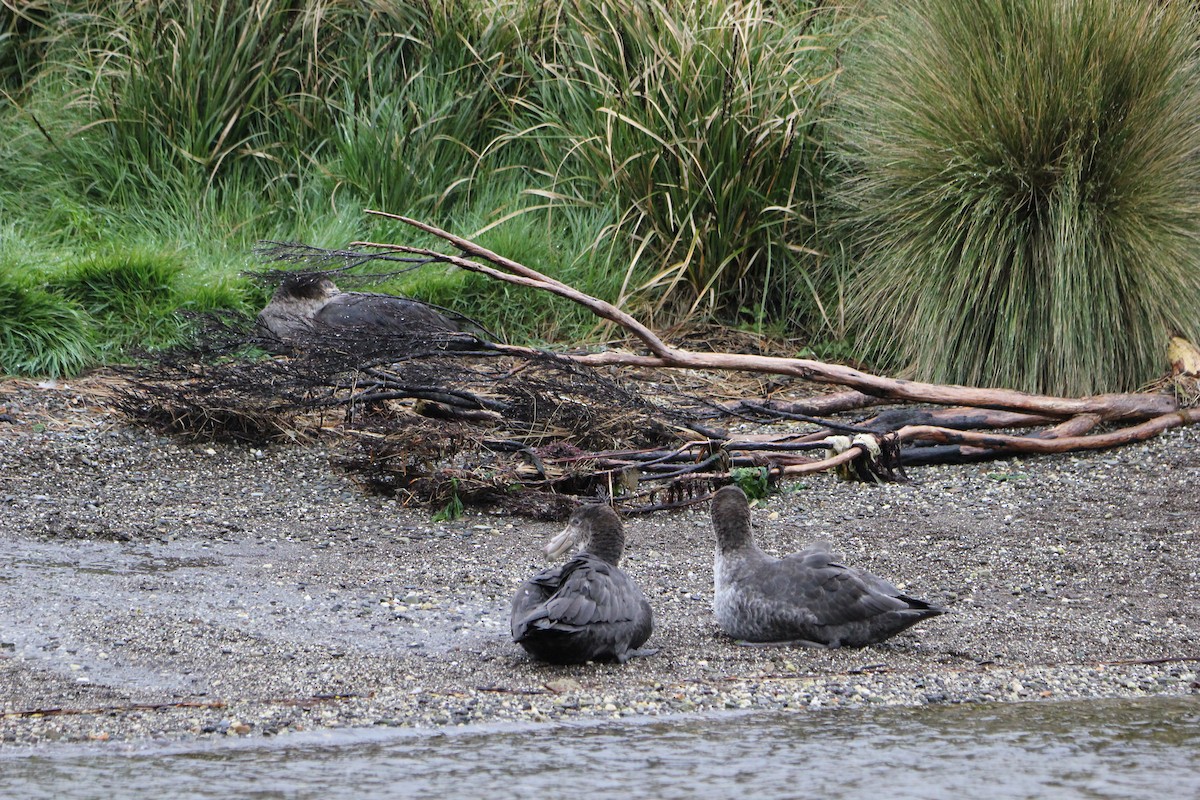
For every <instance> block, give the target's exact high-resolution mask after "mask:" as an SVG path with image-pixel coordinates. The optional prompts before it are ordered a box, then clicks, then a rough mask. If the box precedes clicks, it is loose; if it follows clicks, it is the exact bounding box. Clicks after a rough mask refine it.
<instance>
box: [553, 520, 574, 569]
mask: <svg viewBox="0 0 1200 800" xmlns="http://www.w3.org/2000/svg"><path fill="white" fill-rule="evenodd" d="M578 540H579V525H577V524H574V523H572V524H568V525H567V527H565V528H563V530H562V533H560V534H558V535H557V536H555V537H554V538H553V539H551V540H550V541H548V542H546V548H545V550H546V558H549V559H551V560H553V559H557V558H562V557H563V556H564V555H566V554H567V553H569V552H570V551H571V548H572V547H574V546H575V543H576V542H577V541H578Z"/></svg>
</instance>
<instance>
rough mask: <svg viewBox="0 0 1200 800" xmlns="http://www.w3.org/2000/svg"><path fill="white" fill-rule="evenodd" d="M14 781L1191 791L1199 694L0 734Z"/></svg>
mask: <svg viewBox="0 0 1200 800" xmlns="http://www.w3.org/2000/svg"><path fill="white" fill-rule="evenodd" d="M0 775H2V776H3V778H2V785H3V787H4V788H3V795H4V796H5V797H22V798H99V797H104V798H160V797H177V798H221V799H222V800H227V798H232V797H245V798H343V797H344V798H350V797H413V798H419V797H430V798H434V797H437V798H441V797H449V796H460V797H487V798H488V800H501V799H502V798H518V797H520V798H527V797H531V796H534V797H536V796H557V795H560V794H573V795H576V796H590V795H599V793H602V792H603V793H612V795H613V796H618V797H622V796H624V797H654V798H725V797H733V796H736V795H746V796H747V797H754V798H756V799H757V798H792V797H805V796H815V797H821V798H823V800H836V799H837V798H862V797H870V798H889V799H891V800H899V799H902V798H921V800H937V798H948V799H949V798H954V800H961V799H963V798H989V799H990V800H998V799H1005V798H1045V797H1054V798H1056V799H1059V798H1089V800H1091V799H1095V798H1158V797H1173V798H1192V797H1200V698H1195V697H1184V698H1167V699H1162V698H1160V699H1151V700H1137V701H1099V702H1095V701H1093V702H1087V703H1082V702H1078V703H1076V702H1070V703H1067V702H1060V703H1050V702H1047V703H1028V704H1013V705H997V706H984V705H970V706H955V707H931V708H920V709H895V708H893V709H878V710H865V711H851V710H844V711H819V712H812V711H807V712H798V713H773V714H759V713H754V714H741V715H730V714H725V715H714V716H707V717H700V718H697V717H679V718H675V719H672V720H669V721H640V722H620V723H612V724H593V725H538V726H533V725H531V726H524V727H516V726H499V725H493V726H476V727H468V728H462V729H457V730H455V731H452V732H449V733H416V732H401V731H393V730H368V731H336V732H329V733H320V734H318V733H312V734H296V735H292V736H287V737H282V738H280V739H276V740H266V741H264V740H230V741H228V742H219V743H201V744H193V745H187V746H180V745H176V746H172V747H154V746H151V747H145V748H134V749H121V746H119V745H116V746H114V745H112V744H109V745H105V746H91V745H89V746H54V747H46V748H38V749H35V750H25V751H11V750H10V751H8V752H0Z"/></svg>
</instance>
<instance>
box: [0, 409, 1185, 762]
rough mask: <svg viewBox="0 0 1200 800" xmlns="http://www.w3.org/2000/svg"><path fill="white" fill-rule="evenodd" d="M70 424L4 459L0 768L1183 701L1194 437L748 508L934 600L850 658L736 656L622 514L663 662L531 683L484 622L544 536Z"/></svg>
mask: <svg viewBox="0 0 1200 800" xmlns="http://www.w3.org/2000/svg"><path fill="white" fill-rule="evenodd" d="M3 392H4V390H3V389H0V394H2V393H3ZM22 402H23V403H24V405H25V407H26V408H29V407H31V406H33V405H36V404H37V403H43V404H44V403H46V402H48V401H47V400H46V399H45V397H44V396H42V395H40V394H39V395H37V396H31V397H25V396H23V395H22ZM0 405H3V403H2V402H0ZM54 416H55V415H54V414H52V413H51V414H48V417H49V418H54ZM73 425H74V427H68V428H58V427H55V426H54V425H47V426H45V427H44V428H43V429H41V430H34V429H33V426H31V425H24V426H12V427H11V428H6V429H5V431H4V434H3V435H2V436H0V465H2V466H3V469H0V502H2V504H3V507H4V527H3V530H0V558H3V560H4V563H11V564H13V566H12V567H11V568H10V569H9V570H8V571H7V572H6V573H5V580H0V608H3V609H4V611H3V615H4V616H3V619H2V621H3V623H4V625H3V628H4V631H3V638H4V641H3V642H0V698H3V699H2V700H0V741H3V742H4V743H5V744H6V745H7V744H12V743H16V744H26V745H28V744H37V743H40V742H50V741H80V742H83V741H93V742H110V743H111V742H122V741H126V742H130V741H147V740H151V739H155V740H165V739H172V738H175V739H186V738H197V737H199V738H204V737H229V736H237V737H255V736H284V735H287V734H288V733H289V732H292V731H305V730H314V729H321V728H338V727H347V726H371V725H379V726H388V727H420V728H440V727H447V726H458V725H470V724H476V723H483V722H491V721H525V722H538V723H548V722H558V721H571V720H580V719H612V718H614V717H627V716H641V717H656V716H663V715H674V714H692V713H713V712H722V711H726V710H744V709H755V710H785V709H786V710H791V711H795V712H797V713H811V712H814V711H816V710H819V709H827V708H865V707H874V706H878V705H901V706H921V705H928V704H947V703H972V702H981V701H993V702H1014V701H1017V702H1044V701H1047V700H1058V699H1071V698H1105V697H1145V696H1159V695H1180V694H1196V693H1200V685H1198V681H1197V674H1196V668H1195V662H1194V661H1188V660H1186V659H1187V658H1189V657H1194V655H1195V652H1196V647H1195V640H1196V631H1197V630H1200V600H1197V593H1196V591H1195V580H1196V567H1195V565H1194V555H1193V554H1194V553H1195V552H1196V550H1197V545H1198V544H1200V540H1198V536H1200V534H1198V532H1197V528H1196V527H1195V523H1194V520H1195V519H1197V518H1200V498H1198V497H1197V496H1196V493H1195V492H1194V491H1193V489H1194V487H1195V486H1196V485H1200V455H1198V454H1200V446H1198V445H1200V431H1198V430H1197V429H1196V428H1189V429H1184V430H1179V431H1171V432H1168V433H1166V434H1163V435H1162V436H1160V437H1157V438H1155V439H1152V440H1150V441H1148V442H1145V443H1141V444H1135V445H1129V446H1126V447H1122V448H1119V449H1116V450H1112V451H1108V452H1106V453H1104V454H1103V455H1100V454H1095V453H1092V454H1082V455H1077V456H1049V457H1043V458H1037V459H1027V460H1023V461H1016V460H1014V461H1009V462H996V463H993V464H988V465H954V466H944V467H927V468H920V469H912V470H910V477H911V478H912V480H911V482H910V483H907V484H888V485H882V486H867V485H861V484H846V483H840V482H838V481H837V480H836V479H835V478H834V477H833V476H831V475H818V476H811V477H808V478H806V479H805V486H806V488H804V489H801V490H797V491H789V492H785V493H783V494H781V495H777V496H774V497H772V498H770V499H768V500H767V501H766V503H764V504H762V505H761V506H759V507H756V509H755V511H754V512H753V513H754V523H755V526H756V536H757V537H758V539H759V543H760V544H761V545H762V546H763V547H764V549H767V550H768V551H770V552H773V553H778V554H782V553H787V552H792V551H794V550H796V549H798V548H799V547H801V546H803V545H804V544H805V543H806V542H807V541H809V540H812V539H816V538H820V539H829V540H831V541H833V542H834V544H835V547H836V549H837V550H838V551H839V552H841V553H842V554H843V556H844V558H845V560H847V561H848V562H849V563H852V564H854V565H856V566H861V567H864V568H866V569H870V570H871V571H873V572H876V573H877V574H880V575H882V576H884V577H886V578H889V579H891V580H894V581H896V582H898V583H902V584H904V585H905V586H906V587H907V590H908V591H910V592H912V593H914V594H916V595H917V596H920V597H923V598H926V599H929V600H932V601H934V602H942V603H947V604H949V605H950V606H951V607H952V611H953V613H951V614H950V615H947V616H945V617H939V618H937V619H935V620H930V621H928V622H926V623H923V624H922V625H921V626H919V627H917V628H915V629H913V630H912V631H910V632H906V633H905V634H902V635H900V636H898V637H896V638H895V639H893V640H891V641H890V642H888V643H885V644H884V645H880V646H878V647H873V648H868V649H866V650H858V651H856V650H836V651H824V650H813V649H805V648H799V649H790V648H788V649H778V648H747V647H740V646H738V645H736V644H734V643H732V642H730V641H729V640H728V639H726V638H725V637H723V636H722V635H721V634H720V632H719V631H718V630H717V629H716V626H715V623H714V622H713V620H712V618H711V614H710V613H709V612H708V608H707V605H708V602H709V598H710V597H711V581H712V573H711V565H712V541H711V538H710V537H711V531H710V529H709V526H708V520H707V510H706V509H704V508H700V509H696V510H693V511H684V512H680V513H676V514H671V515H656V516H653V517H637V518H633V519H631V520H629V521H628V523H627V527H628V532H629V558H628V560H627V567H628V569H629V570H630V572H631V574H633V575H634V577H635V578H636V579H637V580H638V581H639V582H640V583H641V584H642V585H643V587H644V588H645V589H646V591H647V594H648V595H649V596H650V597H651V601H652V603H653V604H654V605H655V614H656V621H657V629H656V632H655V634H654V636H653V637H652V639H651V640H650V642H648V643H647V644H648V645H649V646H653V647H657V648H658V654H657V655H655V656H651V657H647V658H638V659H635V660H633V661H631V662H630V663H628V664H625V665H615V664H592V665H581V666H572V667H551V666H547V665H541V664H537V663H534V662H532V661H530V660H529V659H528V658H527V657H526V656H525V655H524V653H523V652H522V651H521V650H520V648H518V647H516V646H515V645H513V644H512V642H511V641H509V639H508V632H507V625H508V620H507V605H508V601H509V597H510V593H511V591H513V590H514V589H515V587H516V586H517V585H518V583H519V582H520V580H521V579H522V578H524V577H525V576H527V575H528V574H530V573H531V572H533V571H534V570H536V569H538V568H540V567H541V566H542V565H543V558H542V555H541V550H540V548H541V545H542V544H543V543H544V541H545V539H546V538H547V537H548V536H549V535H550V534H551V533H553V532H556V531H557V530H558V529H559V528H560V525H559V524H554V523H535V522H529V521H526V520H521V519H516V518H512V517H506V516H495V515H488V514H479V513H477V512H474V511H468V513H467V516H466V517H464V518H463V519H462V520H460V521H458V522H456V523H449V524H447V525H444V526H439V525H437V524H433V523H431V522H430V520H429V514H428V513H426V512H424V511H422V510H420V509H411V508H405V507H404V506H403V504H402V503H397V502H395V501H394V499H391V498H381V497H377V496H372V495H367V494H364V493H363V492H361V491H359V490H358V488H357V487H356V486H354V485H353V484H352V483H351V482H350V481H349V480H348V479H347V478H346V477H345V476H344V475H341V474H339V473H337V472H336V471H334V470H332V468H331V467H330V466H329V455H330V453H329V451H327V450H325V449H322V448H321V447H295V446H275V445H270V446H261V447H259V446H256V447H253V448H248V447H245V446H238V445H230V444H218V443H213V444H205V445H204V446H203V447H200V448H197V449H192V448H190V447H180V446H176V445H175V444H174V443H173V442H171V441H170V440H168V439H165V438H163V437H160V436H156V435H154V434H152V433H148V432H146V431H144V430H140V429H134V428H128V427H124V426H122V425H120V424H119V422H118V421H116V420H115V419H114V418H112V417H109V416H105V415H98V416H96V417H94V418H89V417H87V416H86V415H79V418H78V419H77V420H75V422H74V423H73ZM89 464H90V465H104V469H103V470H101V469H99V468H97V467H94V466H89ZM296 498H302V499H301V500H299V501H298V500H297V499H296ZM948 498H953V499H952V500H951V499H948ZM1139 504H1140V505H1139ZM59 708H61V709H68V710H71V711H75V712H81V713H68V714H63V713H57V712H55V711H54V709H59Z"/></svg>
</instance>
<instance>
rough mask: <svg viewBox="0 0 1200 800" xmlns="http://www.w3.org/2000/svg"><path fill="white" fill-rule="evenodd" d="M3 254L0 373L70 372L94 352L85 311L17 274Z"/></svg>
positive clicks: (87, 361)
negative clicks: (28, 283)
mask: <svg viewBox="0 0 1200 800" xmlns="http://www.w3.org/2000/svg"><path fill="white" fill-rule="evenodd" d="M16 271H17V265H15V264H13V263H11V262H7V261H6V260H0V320H3V323H2V324H0V373H2V374H7V375H46V376H49V377H61V376H69V375H74V374H76V373H78V372H79V371H80V370H82V369H83V368H85V367H86V366H88V365H89V364H91V363H93V361H94V359H95V357H96V353H95V346H94V342H93V339H92V335H91V331H90V329H89V326H88V324H87V314H86V312H85V311H83V309H81V308H79V306H78V305H76V304H74V303H72V302H71V301H69V300H67V299H65V298H63V297H59V296H56V295H54V294H51V293H50V292H47V291H45V290H44V289H41V288H38V287H36V286H30V285H27V284H25V283H24V282H22V281H20V280H18V279H16V278H15V277H13V275H14V273H15V272H16Z"/></svg>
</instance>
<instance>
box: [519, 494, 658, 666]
mask: <svg viewBox="0 0 1200 800" xmlns="http://www.w3.org/2000/svg"><path fill="white" fill-rule="evenodd" d="M575 544H579V545H581V547H582V548H583V549H584V552H581V553H578V554H577V555H576V556H575V557H574V558H572V559H571V560H570V561H568V562H567V563H566V564H563V565H562V566H561V567H551V568H550V569H545V570H542V571H541V572H539V573H538V574H537V575H534V576H533V577H532V578H530V579H529V580H527V581H525V582H524V583H523V584H521V587H520V588H519V589H518V590H517V593H516V595H515V596H514V597H513V601H512V615H511V617H510V623H511V626H512V637H513V641H514V642H516V643H517V644H519V645H521V647H523V648H525V650H526V652H528V653H529V654H530V655H531V656H533V657H534V658H537V659H540V660H542V661H549V662H552V663H555V664H581V663H583V662H585V661H609V660H613V659H615V660H617V661H619V662H622V663H624V662H625V661H626V660H628V659H629V658H630V657H631V656H635V655H642V653H639V652H637V648H638V647H640V646H641V645H642V644H643V643H644V642H645V641H646V640H647V639H649V638H650V633H651V631H652V630H653V617H652V614H651V612H650V603H649V602H647V600H646V596H645V595H644V594H642V590H641V589H639V588H638V586H637V584H636V583H634V582H633V580H632V579H631V578H630V577H629V576H628V575H626V574H625V573H624V572H622V571H621V570H620V569H619V568H618V567H617V564H618V562H620V560H621V554H622V553H623V552H624V550H625V532H624V530H623V528H622V526H621V520H620V519H618V518H617V514H616V512H615V511H613V510H612V508H610V507H609V506H607V505H587V506H580V507H579V508H577V509H575V511H574V513H572V514H571V519H570V520H569V521H568V522H567V527H566V528H565V529H564V530H563V532H562V533H560V534H559V535H558V536H556V537H554V538H553V539H551V540H550V542H549V543H548V544H547V545H546V554H547V555H548V556H550V557H551V558H556V557H558V556H560V555H562V554H564V553H566V552H567V551H568V550H570V549H571V548H572V547H573V546H574V545H575Z"/></svg>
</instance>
